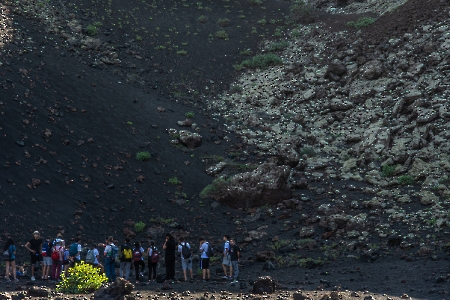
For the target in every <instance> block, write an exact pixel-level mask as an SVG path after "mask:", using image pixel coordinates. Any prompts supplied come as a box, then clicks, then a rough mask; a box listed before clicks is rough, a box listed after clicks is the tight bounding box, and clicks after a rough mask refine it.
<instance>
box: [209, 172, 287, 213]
mask: <svg viewBox="0 0 450 300" xmlns="http://www.w3.org/2000/svg"><path fill="white" fill-rule="evenodd" d="M290 171H291V168H290V167H289V166H285V165H282V166H277V165H276V164H274V163H264V164H261V165H260V166H259V167H258V168H257V169H256V170H253V171H251V172H245V173H241V174H237V175H235V176H233V177H232V178H231V180H230V181H229V183H228V186H227V188H226V189H224V190H223V193H220V194H218V196H217V197H216V200H218V201H220V202H222V203H223V204H224V205H228V206H231V207H234V208H251V207H260V206H264V205H266V204H268V205H274V204H277V203H279V202H281V201H283V200H286V199H290V198H291V196H292V191H291V190H290V189H289V188H288V184H287V183H288V178H289V175H290Z"/></svg>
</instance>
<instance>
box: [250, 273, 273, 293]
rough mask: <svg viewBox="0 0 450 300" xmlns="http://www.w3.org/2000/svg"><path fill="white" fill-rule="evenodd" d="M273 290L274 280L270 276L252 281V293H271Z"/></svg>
mask: <svg viewBox="0 0 450 300" xmlns="http://www.w3.org/2000/svg"><path fill="white" fill-rule="evenodd" d="M273 292H275V281H274V280H273V279H272V277H270V276H262V277H259V278H258V279H257V280H256V281H255V282H254V283H253V290H252V293H253V294H264V293H266V294H272V293H273Z"/></svg>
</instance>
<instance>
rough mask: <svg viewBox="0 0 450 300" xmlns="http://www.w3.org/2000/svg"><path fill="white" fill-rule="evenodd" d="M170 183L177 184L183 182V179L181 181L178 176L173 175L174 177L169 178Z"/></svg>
mask: <svg viewBox="0 0 450 300" xmlns="http://www.w3.org/2000/svg"><path fill="white" fill-rule="evenodd" d="M169 183H170V184H175V185H177V184H181V181H179V180H178V178H176V177H172V178H169Z"/></svg>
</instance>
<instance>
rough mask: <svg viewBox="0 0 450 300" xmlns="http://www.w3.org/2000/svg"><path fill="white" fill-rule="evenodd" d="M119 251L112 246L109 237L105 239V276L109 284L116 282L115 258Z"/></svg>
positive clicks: (112, 243)
mask: <svg viewBox="0 0 450 300" xmlns="http://www.w3.org/2000/svg"><path fill="white" fill-rule="evenodd" d="M117 252H119V249H118V248H117V246H116V245H114V239H113V237H112V236H110V237H109V238H108V239H106V247H105V251H104V253H103V254H104V255H105V275H106V277H107V278H108V281H109V282H114V281H115V280H116V256H117Z"/></svg>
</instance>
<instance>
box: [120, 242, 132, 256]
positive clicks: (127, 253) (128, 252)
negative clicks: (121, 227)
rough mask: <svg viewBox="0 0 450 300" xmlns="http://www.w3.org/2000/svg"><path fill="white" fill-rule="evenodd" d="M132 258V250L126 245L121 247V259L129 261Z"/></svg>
mask: <svg viewBox="0 0 450 300" xmlns="http://www.w3.org/2000/svg"><path fill="white" fill-rule="evenodd" d="M132 258H133V250H132V249H131V247H130V246H128V245H126V244H125V245H123V246H122V259H124V260H130V259H132Z"/></svg>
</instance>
